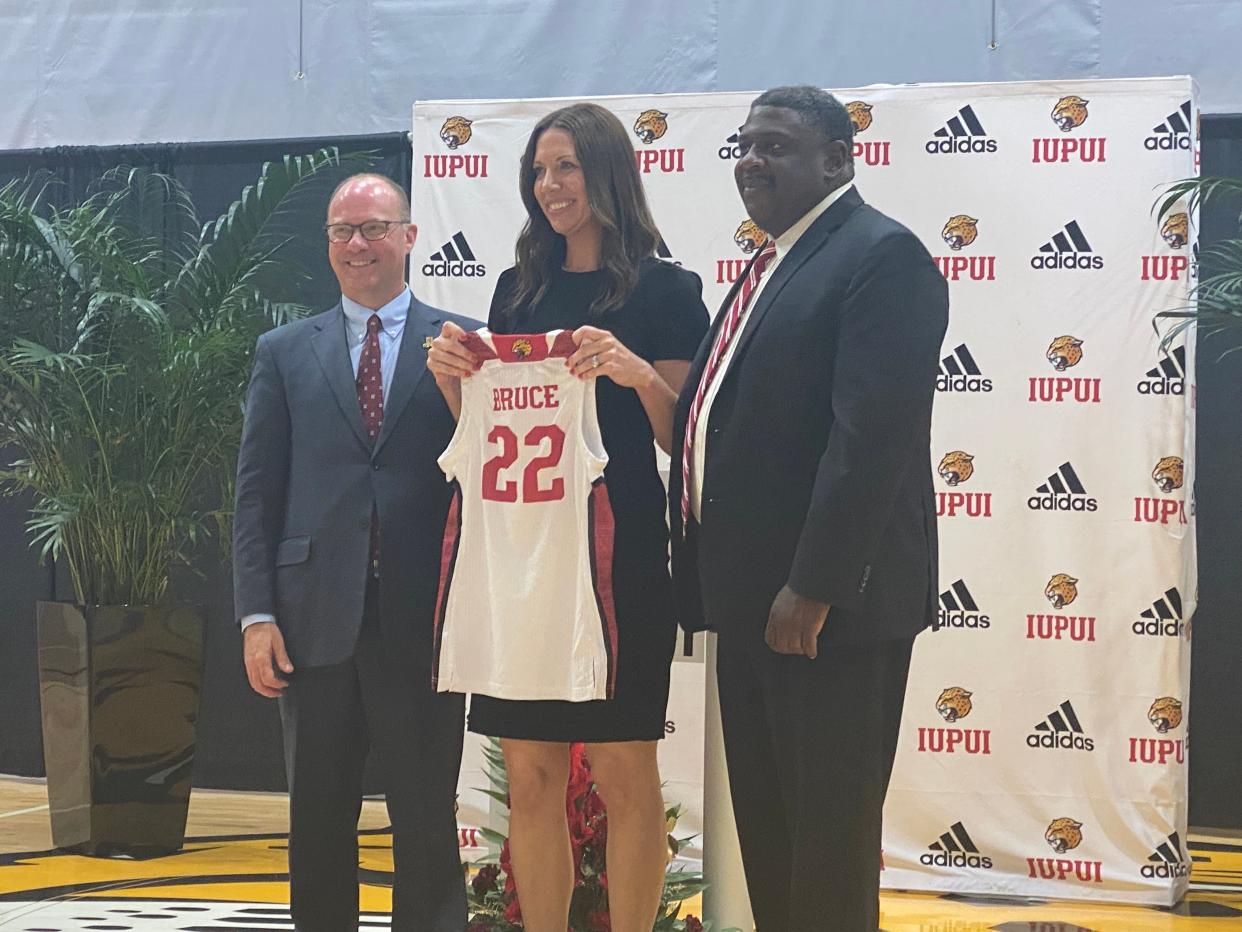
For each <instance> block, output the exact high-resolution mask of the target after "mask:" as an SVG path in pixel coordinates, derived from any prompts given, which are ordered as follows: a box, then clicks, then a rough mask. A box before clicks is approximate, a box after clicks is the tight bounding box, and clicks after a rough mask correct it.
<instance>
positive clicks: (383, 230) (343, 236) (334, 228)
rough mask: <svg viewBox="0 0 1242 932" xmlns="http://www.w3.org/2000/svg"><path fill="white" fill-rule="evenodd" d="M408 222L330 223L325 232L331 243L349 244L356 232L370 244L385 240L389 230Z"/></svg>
mask: <svg viewBox="0 0 1242 932" xmlns="http://www.w3.org/2000/svg"><path fill="white" fill-rule="evenodd" d="M409 222H410V221H408V220H366V221H363V222H362V223H328V224H325V225H324V228H323V229H324V232H325V233H327V234H328V242H330V243H348V242H349V241H350V240H351V239H353V238H354V230H358V231H359V232H360V233H362V238H363V239H365V240H368V241H370V242H374V241H375V240H379V239H383V238H384V237H386V236H387V235H388V228H389V227H392V226H403V225H405V224H407V223H409Z"/></svg>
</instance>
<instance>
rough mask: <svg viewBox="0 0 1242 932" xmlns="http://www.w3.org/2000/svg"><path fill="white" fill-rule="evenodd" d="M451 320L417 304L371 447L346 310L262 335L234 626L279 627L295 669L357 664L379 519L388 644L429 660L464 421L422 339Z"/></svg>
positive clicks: (237, 545) (241, 500) (248, 427)
mask: <svg viewBox="0 0 1242 932" xmlns="http://www.w3.org/2000/svg"><path fill="white" fill-rule="evenodd" d="M445 320H452V321H455V322H456V323H458V324H460V325H461V326H462V327H463V328H465V329H466V330H473V329H475V328H477V327H478V326H479V324H478V323H477V322H476V321H473V320H469V319H468V318H464V317H459V316H457V315H455V314H449V313H447V312H445V311H441V310H437V309H436V308H433V307H429V306H428V305H426V304H423V303H422V302H421V301H419V300H418V299H417V298H413V299H412V300H411V302H410V309H409V314H408V316H407V318H406V323H405V329H404V331H403V333H402V337H401V351H400V353H399V355H398V357H397V368H396V371H395V372H394V374H393V378H392V384H391V386H390V387H389V392H388V398H387V399H386V404H385V411H384V425H383V428H382V430H381V431H380V435H379V437H378V438H377V439H376V441H375V444H374V445H372V444H371V442H370V441H369V440H368V438H367V434H366V430H365V428H364V427H363V423H362V413H361V411H360V410H359V407H358V396H357V392H356V390H355V388H354V373H353V367H352V365H351V363H350V359H349V350H348V346H347V335H346V328H345V315H344V311H343V310H342V308H341V306H340V305H339V304H338V305H337V306H336V307H335V308H333V309H332V310H330V311H327V312H326V313H323V314H319V315H316V316H314V317H308V318H305V319H303V320H299V321H295V322H293V323H289V324H286V325H284V326H283V327H278V328H276V329H275V330H272V331H270V332H268V333H265V334H264V335H263V336H261V337H260V338H259V341H258V344H257V346H256V348H255V357H254V370H253V373H252V375H251V380H250V390H249V394H248V395H247V398H246V418H245V426H244V428H243V431H242V442H241V452H240V454H239V456H238V461H237V503H236V516H235V518H234V543H233V586H234V602H235V611H236V615H237V618H238V619H239V620H240V619H241V618H242V617H244V616H246V615H249V614H253V613H257V612H270V613H272V614H274V615H275V616H276V622H277V624H278V625H279V626H280V630H281V633H282V635H283V636H284V638H285V643H286V647H287V648H288V651H289V655H290V659H291V660H292V661H293V663H294V666H295V667H296V666H321V665H326V664H333V663H337V662H339V661H342V660H344V659H346V658H348V657H349V656H350V655H351V654H352V653H353V650H354V644H355V642H356V641H357V639H358V632H359V628H360V626H361V624H362V607H363V597H364V595H365V589H366V579H367V570H368V567H367V563H368V553H369V546H370V526H371V508H372V504H374V506H375V508H376V510H377V512H378V515H379V523H380V571H381V574H382V584H381V586H380V601H381V605H380V617H381V624H382V628H383V633H384V638H385V646H386V647H389V648H392V649H393V651H394V653H399V654H400V655H401V656H402V658H403V662H412V661H414V660H417V661H419V662H420V663H421V664H422V665H424V666H426V665H427V664H429V663H430V656H431V644H432V619H433V616H434V606H435V598H436V588H437V586H438V584H439V567H440V543H441V541H442V539H443V535H444V522H445V517H446V515H447V512H448V505H449V499H450V486H449V484H448V483H447V482H446V481H445V478H444V473H443V472H441V470H440V467H439V466H438V465H436V458H437V457H438V456H439V455H440V453H441V452H442V451H443V450H444V448H445V447H446V446H447V445H448V442H449V439H450V438H451V437H452V435H453V429H454V426H455V422H454V420H453V416H452V414H451V413H450V412H449V409H448V406H447V405H446V404H445V403H444V398H443V396H442V395H441V394H440V391H439V389H438V388H437V387H436V384H435V379H434V378H432V376H431V375H430V374H429V373H428V372H427V368H426V361H427V351H426V350H425V349H424V348H423V340H424V339H425V338H426V337H429V336H435V335H436V334H437V333H439V331H440V326H441V324H442V323H443V322H444V321H445Z"/></svg>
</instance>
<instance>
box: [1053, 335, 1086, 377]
mask: <svg viewBox="0 0 1242 932" xmlns="http://www.w3.org/2000/svg"><path fill="white" fill-rule="evenodd" d="M1044 355H1045V356H1047V357H1048V362H1050V363H1052V368H1054V369H1056V370H1057V372H1064V371H1065V370H1066V369H1069V368H1070V367H1072V366H1076V365H1078V364H1079V363H1080V362H1082V340H1080V339H1078V337H1072V336H1069V335H1068V334H1067V335H1065V336H1060V337H1057V338H1056V339H1055V340H1053V341H1052V343H1050V344H1049V345H1048V351H1047V352H1046V353H1045V354H1044Z"/></svg>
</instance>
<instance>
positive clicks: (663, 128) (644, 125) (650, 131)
mask: <svg viewBox="0 0 1242 932" xmlns="http://www.w3.org/2000/svg"><path fill="white" fill-rule="evenodd" d="M667 132H668V114H667V113H663V112H661V111H659V110H644V111H643V112H642V113H640V114H639V115H638V119H637V120H635V121H634V134H635V135H636V136H638V138H639V139H641V140H642V141H643V144H644V145H647V146H649V145H651V144H652V143H653V142H655V141H656V140H657V139H659V138H660V137H661V136H663V135H664V134H665V133H667Z"/></svg>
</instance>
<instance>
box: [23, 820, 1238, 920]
mask: <svg viewBox="0 0 1242 932" xmlns="http://www.w3.org/2000/svg"><path fill="white" fill-rule="evenodd" d="M358 843H359V867H360V878H361V885H360V894H359V901H360V902H359V905H360V907H361V909H362V910H363V911H364V912H370V913H387V912H389V911H390V910H391V908H392V889H391V873H392V836H391V834H390V833H387V832H383V831H378V832H373V831H364V832H361V833H360V834H359V837H358ZM287 844H288V841H287V836H285V835H283V834H270V835H243V836H234V837H222V838H197V839H192V840H190V841H188V842H187V844H186V846H185V848H184V849H182V850H181V851H180V852H177V853H176V854H172V855H168V856H166V857H161V858H152V859H149V860H143V861H135V860H125V859H105V858H88V857H82V856H80V855H73V854H68V853H65V852H59V851H51V852H37V853H31V854H25V855H23V854H18V855H0V914H3V913H4V912H5V905H6V903H5V901H8V903H12V904H20V903H23V902H31V901H54V900H61V901H64V900H84V899H85V900H107V901H112V902H119V901H123V900H159V901H164V902H170V901H182V902H215V903H255V904H270V905H283V904H287V903H288V901H289V885H288V881H287V870H288V861H287V857H288V849H287ZM1189 849H1190V853H1191V855H1192V857H1193V858H1194V866H1193V879H1194V882H1195V883H1196V884H1200V885H1203V884H1210V885H1212V887H1214V888H1217V890H1220V891H1221V892H1217V891H1216V890H1213V892H1203V891H1196V892H1192V893H1191V894H1190V896H1189V897H1188V898H1187V899H1186V901H1185V902H1183V903H1182V904H1181V905H1180V906H1179V907H1178V908H1177V909H1176V910H1174V911H1168V910H1160V909H1154V908H1146V909H1145V908H1137V907H1124V906H1105V905H1094V904H1089V903H1065V902H1027V901H1012V900H1008V901H1006V900H983V899H973V898H968V897H946V896H940V895H936V894H917V893H885V894H884V895H883V896H882V898H881V909H882V912H881V916H882V918H881V926H882V928H883V929H884V930H885V932H1078V930H1083V932H1216V930H1219V932H1229V930H1232V932H1242V841H1240V840H1237V839H1225V838H1219V839H1218V838H1213V839H1212V840H1210V841H1208V840H1203V839H1198V838H1195V839H1193V840H1192V841H1191V843H1190V845H1189ZM1234 891H1236V892H1234ZM701 909H702V902H701V898H699V897H696V898H695V899H694V900H692V901H688V902H687V903H686V904H685V905H684V906H683V910H682V912H683V915H684V914H686V913H693V914H694V915H701V912H700V910H701Z"/></svg>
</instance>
